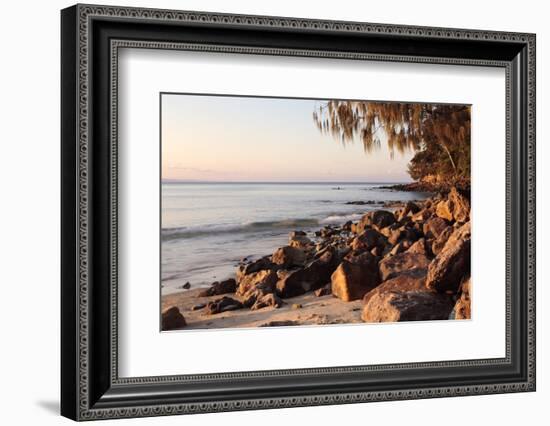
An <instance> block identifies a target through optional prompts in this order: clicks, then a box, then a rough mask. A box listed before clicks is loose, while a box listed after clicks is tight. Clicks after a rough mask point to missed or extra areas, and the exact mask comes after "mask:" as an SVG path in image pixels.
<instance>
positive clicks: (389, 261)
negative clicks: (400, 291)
mask: <svg viewBox="0 0 550 426" xmlns="http://www.w3.org/2000/svg"><path fill="white" fill-rule="evenodd" d="M429 264H430V261H429V260H428V258H427V257H426V256H424V255H422V254H418V253H407V252H405V253H400V254H397V255H395V256H391V257H386V258H384V259H382V260H381V261H380V263H379V264H378V265H379V268H380V278H381V280H382V281H386V280H387V279H390V278H393V277H395V276H396V275H399V274H400V273H402V272H404V271H410V270H414V269H421V270H422V269H424V270H425V269H427V268H428V265H429Z"/></svg>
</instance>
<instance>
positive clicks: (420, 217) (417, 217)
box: [411, 208, 432, 222]
mask: <svg viewBox="0 0 550 426" xmlns="http://www.w3.org/2000/svg"><path fill="white" fill-rule="evenodd" d="M431 216H432V212H431V211H430V210H429V209H427V208H424V209H422V210H420V211H419V212H418V213H415V214H413V215H412V216H411V220H412V221H413V222H424V221H425V220H428V219H429V218H430V217H431Z"/></svg>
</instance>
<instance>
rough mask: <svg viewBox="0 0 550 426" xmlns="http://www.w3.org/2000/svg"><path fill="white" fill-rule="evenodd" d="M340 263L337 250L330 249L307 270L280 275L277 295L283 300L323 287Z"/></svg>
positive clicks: (309, 265) (307, 267) (310, 264)
mask: <svg viewBox="0 0 550 426" xmlns="http://www.w3.org/2000/svg"><path fill="white" fill-rule="evenodd" d="M338 262H339V256H338V254H337V252H336V250H334V249H328V250H327V251H326V252H325V253H323V255H322V256H320V257H319V258H317V259H315V260H314V261H312V262H310V263H309V264H308V265H307V266H306V267H305V268H303V269H297V270H294V271H289V272H288V273H286V274H280V275H281V276H280V277H279V281H278V282H277V294H278V295H279V296H280V297H283V298H287V297H294V296H299V295H301V294H304V293H306V292H308V291H311V290H316V289H318V288H319V287H322V286H323V285H325V284H326V283H327V282H328V281H330V276H331V274H332V272H334V269H336V266H337V265H338Z"/></svg>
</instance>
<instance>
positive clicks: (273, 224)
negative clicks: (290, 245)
mask: <svg viewBox="0 0 550 426" xmlns="http://www.w3.org/2000/svg"><path fill="white" fill-rule="evenodd" d="M361 216H362V215H361V214H359V213H351V214H350V213H345V214H338V213H335V214H331V215H329V216H327V217H324V218H320V219H317V218H308V219H283V220H273V221H261V222H247V223H242V224H212V225H199V226H192V227H178V228H163V229H162V232H161V238H162V241H170V240H178V239H188V238H196V237H205V236H212V235H221V234H243V233H254V232H267V231H273V230H279V231H285V230H293V229H296V230H298V229H302V228H313V227H320V226H324V225H336V224H340V223H344V222H347V221H348V220H357V219H359V218H361Z"/></svg>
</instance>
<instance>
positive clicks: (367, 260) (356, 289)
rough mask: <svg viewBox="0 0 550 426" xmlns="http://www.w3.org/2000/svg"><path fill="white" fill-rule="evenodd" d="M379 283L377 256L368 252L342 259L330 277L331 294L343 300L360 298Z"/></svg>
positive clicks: (348, 300)
mask: <svg viewBox="0 0 550 426" xmlns="http://www.w3.org/2000/svg"><path fill="white" fill-rule="evenodd" d="M379 283H380V277H379V273H378V262H377V258H376V257H375V256H373V255H371V254H370V253H368V252H365V253H363V254H361V255H360V256H355V257H352V258H351V259H350V260H347V259H344V260H343V261H342V263H340V265H339V266H338V268H337V269H336V271H334V273H333V274H332V277H331V288H332V294H333V295H334V296H336V297H338V298H339V299H341V300H343V301H345V302H350V301H352V300H357V299H361V298H362V297H363V296H364V295H365V293H367V292H368V291H370V290H372V289H373V288H374V287H376V286H377V285H378V284H379Z"/></svg>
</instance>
